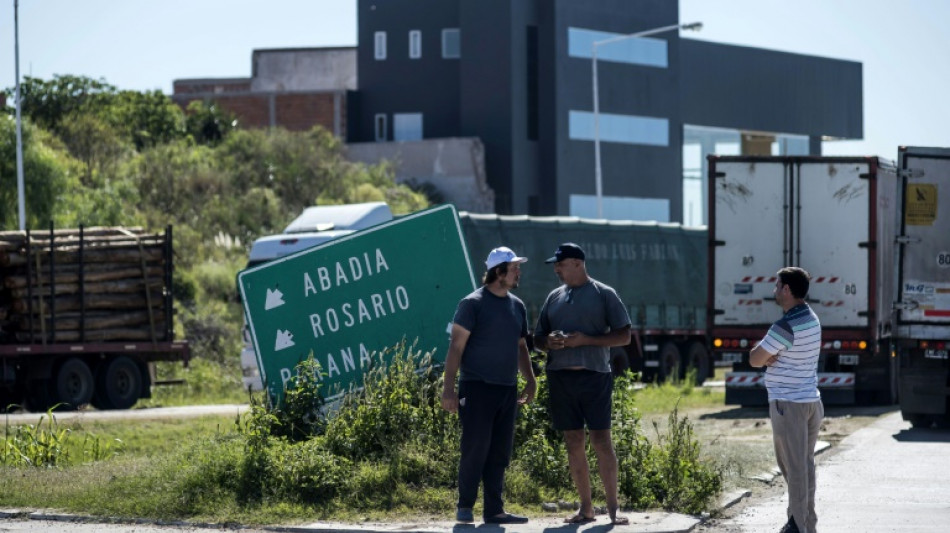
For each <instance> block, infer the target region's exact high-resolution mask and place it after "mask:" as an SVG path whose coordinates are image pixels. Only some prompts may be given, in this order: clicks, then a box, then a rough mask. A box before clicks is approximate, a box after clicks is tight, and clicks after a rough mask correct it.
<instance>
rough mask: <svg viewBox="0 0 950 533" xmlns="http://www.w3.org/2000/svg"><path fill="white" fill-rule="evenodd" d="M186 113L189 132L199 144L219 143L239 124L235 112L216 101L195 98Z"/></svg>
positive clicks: (212, 144)
mask: <svg viewBox="0 0 950 533" xmlns="http://www.w3.org/2000/svg"><path fill="white" fill-rule="evenodd" d="M185 114H186V119H185V124H186V129H187V130H188V134H189V135H191V138H192V139H194V140H195V142H196V143H198V144H207V145H211V146H214V145H217V144H218V143H220V142H221V141H222V140H224V138H225V137H227V136H228V134H229V133H231V131H232V130H234V129H235V128H237V125H238V121H237V118H235V116H234V114H233V113H231V112H229V111H228V110H226V109H223V108H222V107H221V106H219V105H217V104H215V103H214V102H203V101H201V100H195V101H193V102H191V103H190V104H188V109H187V111H186V113H185Z"/></svg>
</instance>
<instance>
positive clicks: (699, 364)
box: [686, 341, 709, 385]
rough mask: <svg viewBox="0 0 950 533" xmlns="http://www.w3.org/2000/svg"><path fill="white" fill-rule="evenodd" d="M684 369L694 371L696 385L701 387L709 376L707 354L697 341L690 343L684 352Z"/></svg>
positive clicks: (701, 344)
mask: <svg viewBox="0 0 950 533" xmlns="http://www.w3.org/2000/svg"><path fill="white" fill-rule="evenodd" d="M686 368H687V369H689V368H692V369H694V370H695V371H696V381H695V383H696V385H702V384H703V382H704V381H706V377H707V376H708V375H709V352H707V351H706V347H705V346H704V345H703V343H701V342H699V341H693V342H692V343H690V345H689V348H688V349H687V350H686Z"/></svg>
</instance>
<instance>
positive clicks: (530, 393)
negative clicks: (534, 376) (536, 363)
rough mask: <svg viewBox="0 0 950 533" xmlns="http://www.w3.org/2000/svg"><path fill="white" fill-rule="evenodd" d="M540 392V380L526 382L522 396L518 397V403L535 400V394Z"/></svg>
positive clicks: (522, 403)
mask: <svg viewBox="0 0 950 533" xmlns="http://www.w3.org/2000/svg"><path fill="white" fill-rule="evenodd" d="M537 392H538V382H537V381H533V380H532V381H529V382H527V383H525V386H524V389H523V390H522V391H521V397H520V398H518V405H524V404H526V403H531V402H533V401H534V395H535V393H537Z"/></svg>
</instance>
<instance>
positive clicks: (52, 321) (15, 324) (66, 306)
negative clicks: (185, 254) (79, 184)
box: [0, 226, 189, 411]
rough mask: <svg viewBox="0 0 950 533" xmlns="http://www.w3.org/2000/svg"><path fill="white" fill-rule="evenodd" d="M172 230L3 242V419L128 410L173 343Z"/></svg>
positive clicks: (178, 349) (178, 356)
mask: <svg viewBox="0 0 950 533" xmlns="http://www.w3.org/2000/svg"><path fill="white" fill-rule="evenodd" d="M172 255H173V254H172V228H171V226H169V227H168V228H167V229H166V230H165V233H164V234H152V233H146V232H145V231H143V230H142V229H141V228H120V227H108V228H106V227H103V228H82V227H80V228H78V229H73V230H53V229H52V228H50V230H49V231H35V232H31V231H26V232H20V231H7V232H0V409H2V410H4V411H5V410H7V409H9V408H10V406H13V405H25V406H26V407H27V408H29V409H31V410H34V411H35V410H39V411H43V410H46V409H48V408H50V407H54V406H58V407H59V408H62V409H78V408H80V407H82V406H84V405H86V404H89V403H91V404H92V405H93V406H95V407H96V408H99V409H127V408H129V407H131V406H132V405H134V404H135V402H136V401H138V400H139V398H148V397H150V396H151V385H152V384H153V382H154V371H153V365H152V363H154V362H155V361H180V362H182V363H183V364H187V362H188V357H189V350H188V344H187V342H185V341H180V340H175V338H174V327H173V309H172V291H171V285H172Z"/></svg>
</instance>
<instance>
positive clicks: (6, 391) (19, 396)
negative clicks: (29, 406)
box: [0, 385, 23, 413]
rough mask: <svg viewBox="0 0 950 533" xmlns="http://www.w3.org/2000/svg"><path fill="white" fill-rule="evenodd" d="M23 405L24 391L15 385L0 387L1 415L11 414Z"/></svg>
mask: <svg viewBox="0 0 950 533" xmlns="http://www.w3.org/2000/svg"><path fill="white" fill-rule="evenodd" d="M22 405H23V389H22V388H20V387H18V386H16V385H13V386H10V387H0V413H9V412H12V411H14V410H16V409H17V408H18V407H21V406H22Z"/></svg>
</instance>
